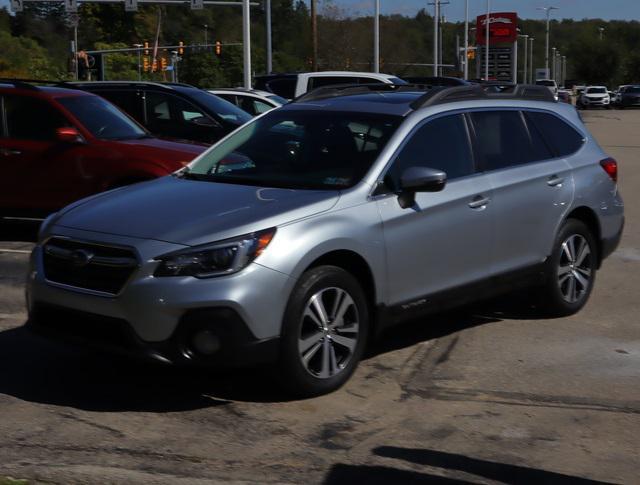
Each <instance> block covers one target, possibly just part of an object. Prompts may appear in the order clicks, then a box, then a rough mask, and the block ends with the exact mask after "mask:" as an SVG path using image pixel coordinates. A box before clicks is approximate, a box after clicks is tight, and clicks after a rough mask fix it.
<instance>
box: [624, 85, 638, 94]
mask: <svg viewBox="0 0 640 485" xmlns="http://www.w3.org/2000/svg"><path fill="white" fill-rule="evenodd" d="M624 93H625V94H627V93H640V86H631V87H629V88H626V89H625V90H624Z"/></svg>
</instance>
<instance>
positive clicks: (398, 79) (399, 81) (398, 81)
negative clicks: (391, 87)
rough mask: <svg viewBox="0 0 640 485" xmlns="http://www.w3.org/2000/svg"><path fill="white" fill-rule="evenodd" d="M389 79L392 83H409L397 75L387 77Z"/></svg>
mask: <svg viewBox="0 0 640 485" xmlns="http://www.w3.org/2000/svg"><path fill="white" fill-rule="evenodd" d="M389 80H390V81H391V82H392V83H393V84H409V83H408V82H407V81H405V80H404V79H400V78H399V77H392V78H389Z"/></svg>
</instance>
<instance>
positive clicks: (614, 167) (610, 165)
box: [600, 158, 618, 183]
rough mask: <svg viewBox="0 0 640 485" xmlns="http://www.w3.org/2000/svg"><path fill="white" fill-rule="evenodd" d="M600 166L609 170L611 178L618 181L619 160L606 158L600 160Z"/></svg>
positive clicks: (608, 173) (606, 170)
mask: <svg viewBox="0 0 640 485" xmlns="http://www.w3.org/2000/svg"><path fill="white" fill-rule="evenodd" d="M600 166H601V167H602V168H603V169H604V171H605V172H607V175H608V176H609V177H611V180H613V181H614V182H616V183H617V182H618V162H616V161H615V160H614V159H613V158H605V159H604V160H600Z"/></svg>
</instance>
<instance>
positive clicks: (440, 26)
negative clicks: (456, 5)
mask: <svg viewBox="0 0 640 485" xmlns="http://www.w3.org/2000/svg"><path fill="white" fill-rule="evenodd" d="M440 5H441V6H442V5H443V3H442V2H440ZM441 12H442V10H441ZM445 22H446V19H445V18H444V15H440V25H439V26H438V27H439V28H438V36H439V37H438V76H442V64H443V60H442V59H443V57H442V45H443V44H444V42H442V30H443V28H444V23H445Z"/></svg>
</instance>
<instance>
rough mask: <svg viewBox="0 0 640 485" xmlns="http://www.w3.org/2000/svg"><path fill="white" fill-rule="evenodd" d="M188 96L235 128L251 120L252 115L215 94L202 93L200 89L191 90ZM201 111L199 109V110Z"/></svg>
mask: <svg viewBox="0 0 640 485" xmlns="http://www.w3.org/2000/svg"><path fill="white" fill-rule="evenodd" d="M188 95H189V97H190V98H191V99H193V100H194V101H195V102H197V103H199V104H201V105H202V106H203V108H204V109H206V110H207V111H208V113H209V114H210V115H212V116H214V117H217V118H218V119H219V120H223V121H225V122H227V123H230V124H232V125H234V127H235V126H240V125H243V124H245V123H246V122H247V121H249V120H250V119H251V115H250V114H249V113H247V112H246V111H242V110H241V109H240V108H238V107H237V106H236V105H235V104H233V103H230V102H229V101H225V100H224V99H222V98H219V97H218V96H216V95H215V94H211V93H208V92H206V91H201V90H199V89H191V90H189V92H188ZM198 110H199V109H198Z"/></svg>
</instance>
